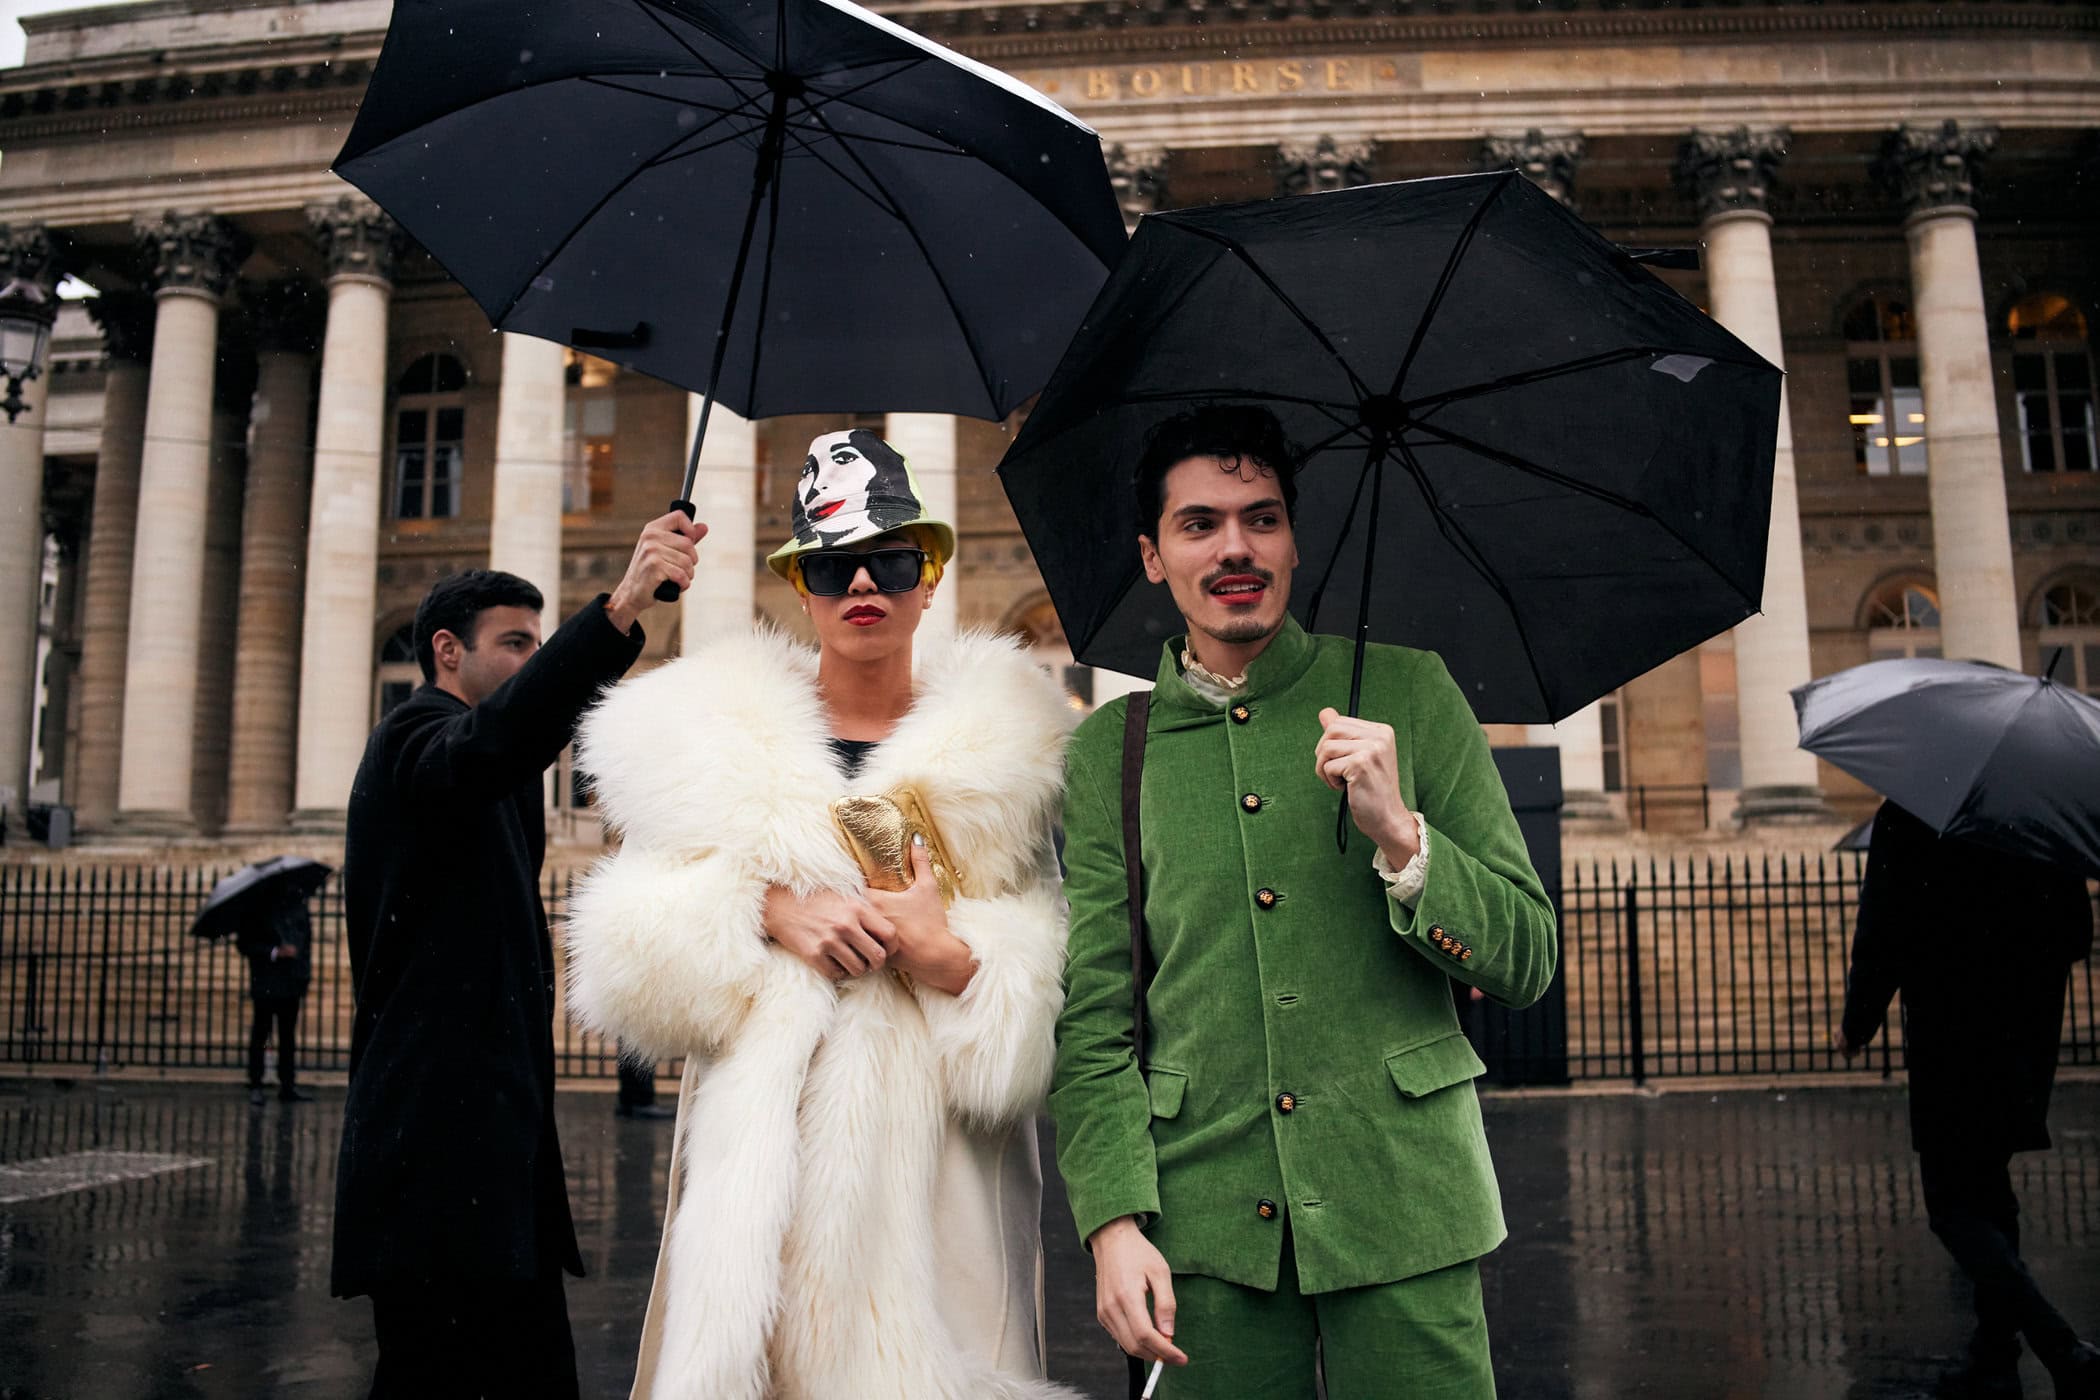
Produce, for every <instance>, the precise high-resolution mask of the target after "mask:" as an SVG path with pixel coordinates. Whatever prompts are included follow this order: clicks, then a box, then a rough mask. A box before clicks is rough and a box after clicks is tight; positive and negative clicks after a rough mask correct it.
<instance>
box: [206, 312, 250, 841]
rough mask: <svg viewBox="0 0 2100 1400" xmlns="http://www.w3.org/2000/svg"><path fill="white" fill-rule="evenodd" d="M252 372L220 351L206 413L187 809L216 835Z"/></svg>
mask: <svg viewBox="0 0 2100 1400" xmlns="http://www.w3.org/2000/svg"><path fill="white" fill-rule="evenodd" d="M254 376H255V362H254V360H253V359H252V358H249V357H248V356H246V355H245V354H244V355H242V356H241V357H240V358H238V359H236V358H235V357H233V356H231V355H228V354H226V353H225V352H223V351H222V352H221V353H220V356H219V368H218V382H217V384H216V385H215V386H214V390H213V400H214V406H213V409H212V419H211V478H210V482H211V484H210V486H209V488H208V489H207V492H206V496H205V502H206V510H207V514H206V516H205V524H204V600H203V602H202V604H201V605H200V606H199V609H198V621H197V639H198V640H197V711H196V714H197V718H196V723H195V725H194V727H193V728H192V730H191V741H190V811H191V812H193V813H194V814H195V815H196V818H197V827H198V829H199V830H200V831H202V832H203V833H205V834H206V835H216V834H217V833H218V832H219V831H220V830H222V829H223V828H224V827H225V825H226V786H227V781H226V779H227V756H228V754H229V753H230V752H231V751H232V747H233V679H234V657H235V649H236V646H237V644H238V631H237V621H238V617H239V612H240V595H241V515H242V496H243V494H244V492H245V483H246V479H247V475H248V441H247V439H248V409H249V406H250V404H252V403H253V402H254V399H255V378H254Z"/></svg>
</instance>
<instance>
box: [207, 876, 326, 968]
mask: <svg viewBox="0 0 2100 1400" xmlns="http://www.w3.org/2000/svg"><path fill="white" fill-rule="evenodd" d="M334 873H335V869H334V867H333V866H328V865H323V864H322V863H321V862H320V861H317V860H309V859H307V858H306V857H305V856H271V857H270V858H269V859H268V860H262V861H257V862H256V863H255V864H253V865H245V866H242V867H241V868H240V869H239V870H236V871H234V872H233V873H232V874H231V875H228V876H227V877H226V878H225V879H223V880H221V881H219V883H218V884H216V885H213V886H212V890H211V893H210V894H209V895H207V896H206V897H205V900H204V903H203V905H202V906H201V907H199V908H198V910H197V917H196V918H195V919H194V920H193V921H192V922H191V924H190V936H191V937H193V938H224V937H226V936H227V935H229V934H235V933H239V932H241V931H242V929H244V928H246V927H249V926H251V925H255V924H257V922H258V920H260V919H261V918H262V916H263V915H265V914H267V913H268V912H269V910H270V909H271V908H272V907H273V906H274V905H275V904H276V903H277V901H278V900H279V899H280V898H283V897H284V896H285V895H287V894H293V895H297V896H298V897H299V898H301V899H305V898H307V897H309V896H311V895H312V894H313V892H314V891H315V890H317V889H319V888H321V886H322V885H324V884H326V883H327V882H328V877H329V876H331V875H333V874H334ZM242 951H244V952H245V951H247V950H246V949H245V948H244V949H243V950H242Z"/></svg>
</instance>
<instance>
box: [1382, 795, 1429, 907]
mask: <svg viewBox="0 0 2100 1400" xmlns="http://www.w3.org/2000/svg"><path fill="white" fill-rule="evenodd" d="M1414 818H1415V834H1416V836H1417V837H1418V838H1419V841H1420V844H1419V845H1418V846H1417V847H1416V848H1415V858H1414V859H1413V860H1411V861H1409V862H1408V863H1407V865H1406V866H1405V867H1404V868H1402V869H1399V870H1395V869H1393V863H1392V862H1391V861H1389V860H1387V859H1386V858H1385V852H1384V851H1379V852H1378V853H1377V854H1375V855H1373V856H1372V857H1371V868H1372V869H1373V870H1375V871H1377V872H1378V878H1379V879H1381V880H1383V881H1385V892H1386V893H1387V894H1388V895H1390V896H1392V897H1393V898H1394V899H1397V900H1399V901H1400V902H1401V903H1402V904H1405V905H1406V906H1407V907H1408V908H1410V909H1412V908H1414V904H1415V901H1416V900H1417V899H1420V898H1421V897H1422V886H1423V885H1425V884H1427V883H1428V882H1429V823H1428V822H1425V821H1423V820H1422V814H1421V813H1420V812H1417V813H1415V814H1414Z"/></svg>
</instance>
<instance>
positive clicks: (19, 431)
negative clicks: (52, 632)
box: [0, 224, 65, 831]
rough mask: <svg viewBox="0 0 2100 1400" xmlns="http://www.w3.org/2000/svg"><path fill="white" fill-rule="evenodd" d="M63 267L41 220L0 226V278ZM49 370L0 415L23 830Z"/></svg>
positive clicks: (7, 794)
mask: <svg viewBox="0 0 2100 1400" xmlns="http://www.w3.org/2000/svg"><path fill="white" fill-rule="evenodd" d="M64 275H65V273H64V269H63V268H61V267H60V266H59V248H58V246H57V242H56V240H55V239H54V237H53V236H52V234H51V232H50V231H49V230H48V229H46V228H45V227H44V226H43V225H42V224H27V225H20V226H15V227H8V226H0V283H4V282H7V281H11V280H12V279H14V278H16V277H25V278H28V279H29V280H30V281H33V282H35V283H36V284H37V285H38V286H40V287H42V288H43V290H44V291H45V292H47V293H48V294H50V295H51V296H54V297H55V296H57V295H58V284H59V282H60V281H61V280H62V279H63V277H64ZM50 385H51V376H50V375H49V374H48V373H45V374H40V375H38V376H37V377H36V378H34V379H32V380H30V381H29V382H28V383H27V384H24V385H23V386H22V399H23V401H24V402H25V403H27V404H28V405H29V406H28V408H26V409H25V410H24V411H23V413H22V415H21V417H19V418H17V419H16V420H15V421H14V422H12V423H10V422H7V421H6V419H5V417H4V416H0V809H4V814H5V816H6V818H7V821H8V823H9V824H10V825H11V826H13V827H14V829H15V830H17V831H19V830H21V821H22V809H23V805H24V804H25V803H27V802H28V801H29V767H30V761H31V755H30V751H29V750H30V736H31V734H32V733H33V732H34V730H35V718H36V704H37V664H36V652H37V616H38V614H39V613H40V612H41V611H42V609H41V608H40V606H39V604H40V602H41V600H42V593H43V578H44V420H45V418H46V417H47V416H48V415H47V414H46V412H45V396H46V394H47V392H48V391H49V389H50Z"/></svg>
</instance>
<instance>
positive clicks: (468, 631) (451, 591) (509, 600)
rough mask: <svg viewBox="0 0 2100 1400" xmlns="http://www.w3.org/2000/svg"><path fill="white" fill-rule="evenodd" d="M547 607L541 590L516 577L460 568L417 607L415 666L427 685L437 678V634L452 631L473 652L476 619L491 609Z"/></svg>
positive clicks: (432, 587) (494, 571)
mask: <svg viewBox="0 0 2100 1400" xmlns="http://www.w3.org/2000/svg"><path fill="white" fill-rule="evenodd" d="M544 606H546V600H545V599H543V598H542V597H540V591H539V589H537V588H534V587H533V586H532V585H531V584H529V583H527V582H526V581H525V580H524V579H521V578H519V577H518V576H517V575H516V574H506V573H503V572H502V571H500V570H497V569H461V570H460V571H459V572H458V573H456V574H447V575H446V576H445V577H444V578H441V579H439V580H438V581H437V582H436V583H433V584H432V585H430V591H429V592H428V593H425V594H424V595H423V601H422V602H420V603H418V604H417V605H416V630H415V633H414V636H415V642H416V665H418V666H420V667H422V668H423V680H424V683H425V684H428V683H430V682H432V681H435V680H436V679H437V654H436V652H435V650H434V649H433V645H432V639H433V638H435V637H436V636H437V634H438V633H440V632H450V633H451V634H452V635H453V636H455V637H457V638H459V639H460V640H461V641H462V642H464V643H466V645H467V650H469V651H472V650H473V649H474V619H476V618H478V617H480V616H481V615H482V614H483V613H484V612H487V611H488V610H489V609H490V608H530V609H531V610H532V611H534V612H538V611H539V610H540V609H541V608H542V607H544Z"/></svg>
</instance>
